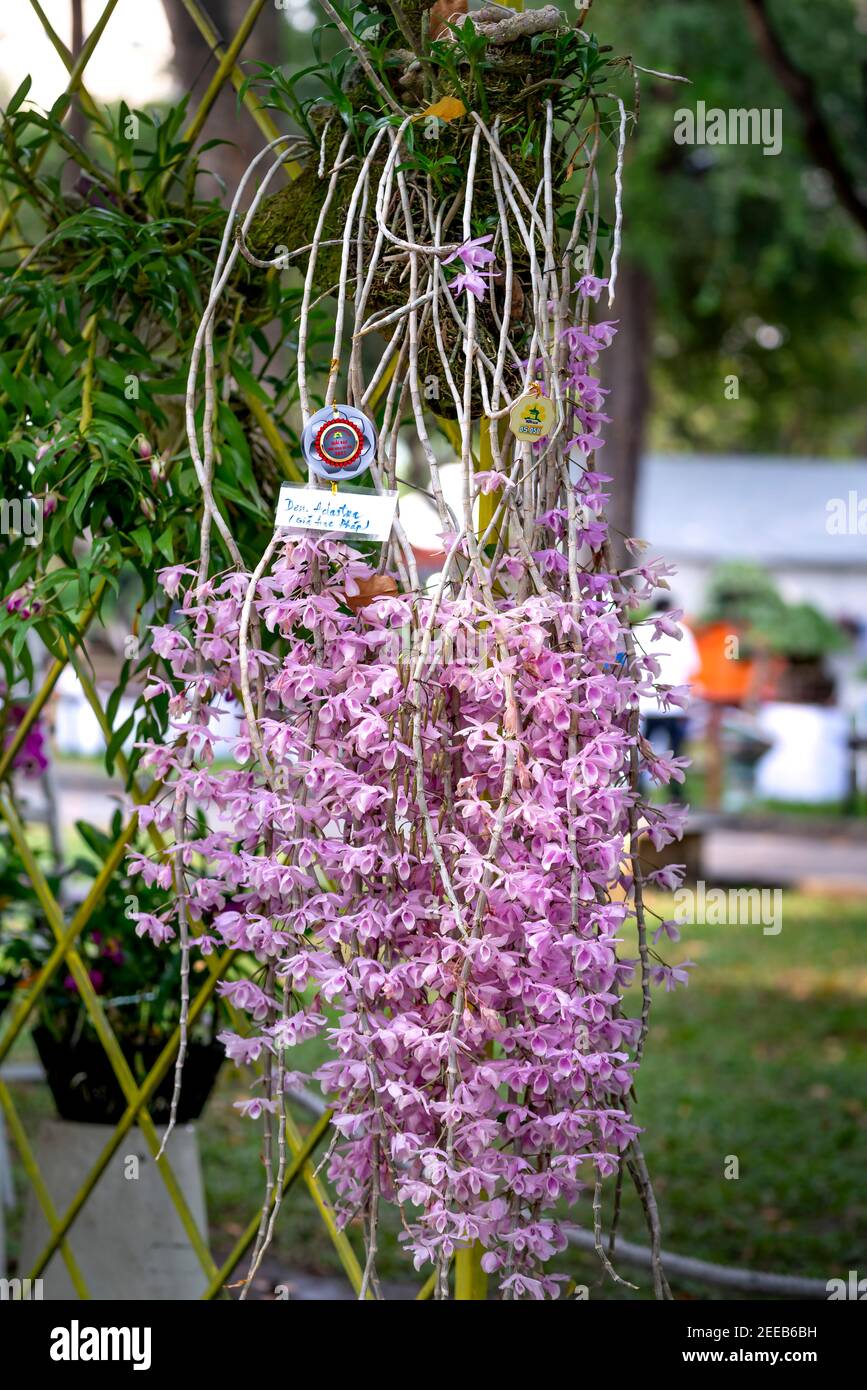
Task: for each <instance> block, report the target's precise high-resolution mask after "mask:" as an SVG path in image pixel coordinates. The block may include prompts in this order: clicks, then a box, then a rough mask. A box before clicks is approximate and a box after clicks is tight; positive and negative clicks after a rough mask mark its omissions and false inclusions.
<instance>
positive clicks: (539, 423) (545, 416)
mask: <svg viewBox="0 0 867 1390" xmlns="http://www.w3.org/2000/svg"><path fill="white" fill-rule="evenodd" d="M554 420H555V410H554V402H553V401H551V400H549V399H548V397H547V396H542V395H540V394H539V393H538V392H536V391H525V392H524V395H523V396H519V397H518V399H517V400H516V401H515V404H514V405H513V406H512V409H511V411H510V412H509V429H510V430H511V431H512V434H513V435H515V437H516V438H517V439H521V440H523V441H524V443H526V444H535V443H536V442H537V441H538V440H540V439H544V438H545V437H546V436H547V435H549V434H550V433H551V430H552V428H553V425H554Z"/></svg>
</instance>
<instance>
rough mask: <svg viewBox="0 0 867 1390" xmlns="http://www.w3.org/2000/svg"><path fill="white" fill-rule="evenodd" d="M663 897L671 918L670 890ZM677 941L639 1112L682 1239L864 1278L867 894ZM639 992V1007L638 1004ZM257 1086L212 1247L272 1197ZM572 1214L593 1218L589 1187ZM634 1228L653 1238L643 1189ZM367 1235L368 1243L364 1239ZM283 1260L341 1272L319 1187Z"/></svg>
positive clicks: (630, 1207)
mask: <svg viewBox="0 0 867 1390" xmlns="http://www.w3.org/2000/svg"><path fill="white" fill-rule="evenodd" d="M654 906H656V907H657V908H658V909H659V910H660V911H661V912H663V914H664V912H665V900H664V899H660V900H657V901H655V902H654ZM660 950H661V952H662V954H663V955H664V957H665V959H666V960H667V961H669V962H670V963H674V962H676V961H680V960H683V959H687V958H688V959H691V960H694V961H695V962H696V963H697V968H696V969H695V970H693V971H692V972H691V974H692V983H691V984H690V985H689V987H688V988H687V989H679V990H678V991H676V992H675V993H673V994H671V995H665V994H663V993H658V992H657V993H656V994H655V1000H654V1009H653V1016H652V1023H651V1033H650V1040H649V1043H648V1047H647V1052H646V1057H645V1062H644V1065H643V1068H642V1071H641V1074H640V1077H639V1081H638V1086H637V1091H638V1108H637V1112H636V1113H637V1118H638V1120H639V1122H640V1123H641V1124H642V1125H643V1126H644V1130H645V1134H644V1139H643V1143H644V1149H645V1153H646V1157H647V1161H648V1164H649V1167H650V1170H651V1173H652V1175H653V1178H654V1183H655V1187H656V1192H657V1197H658V1200H659V1205H660V1212H661V1217H662V1222H663V1239H664V1244H665V1246H666V1247H667V1248H668V1249H670V1250H671V1251H674V1252H677V1253H679V1254H689V1255H694V1256H697V1257H700V1258H702V1259H706V1260H712V1261H716V1262H719V1263H722V1264H734V1265H740V1266H745V1267H748V1268H752V1269H758V1270H766V1271H773V1272H777V1273H788V1274H799V1275H806V1276H811V1277H814V1278H818V1279H821V1280H823V1281H824V1280H826V1279H828V1278H830V1277H832V1276H833V1275H837V1274H842V1275H844V1276H845V1274H846V1272H847V1271H848V1270H849V1269H859V1270H860V1271H861V1273H862V1275H863V1274H864V1272H865V1271H867V1189H865V1182H864V1172H865V1159H867V1081H865V1077H867V1009H865V1002H867V904H865V903H862V902H854V901H853V900H851V899H840V900H835V899H833V898H830V897H826V898H818V897H805V896H799V895H792V894H790V895H786V897H785V898H784V903H783V928H782V931H781V933H780V935H779V936H764V935H763V934H762V931H761V928H760V927H750V926H729V927H710V926H707V927H697V928H687V929H685V930H684V938H683V940H682V941H681V942H680V943H678V944H677V945H671V944H670V943H668V947H667V949H664V947H663V946H661V947H660ZM630 1004H631V1005H632V1007H633V1008H634V1009H635V1008H637V1003H636V1001H635V1000H634V999H633V1000H630ZM310 1060H311V1062H312V1060H313V1059H312V1058H311V1059H310ZM246 1094H250V1091H249V1089H248V1086H247V1084H246V1080H245V1078H244V1077H242V1076H241V1075H240V1074H239V1073H238V1072H235V1071H232V1070H228V1069H227V1070H226V1072H225V1073H224V1076H223V1079H222V1081H221V1084H220V1088H219V1091H218V1093H217V1095H216V1096H215V1098H214V1100H213V1101H212V1103H211V1105H210V1107H209V1109H208V1111H207V1112H206V1117H205V1119H204V1121H203V1122H202V1124H201V1138H202V1150H203V1162H204V1170H205V1179H206V1184H207V1191H208V1205H209V1212H210V1221H211V1237H212V1244H213V1246H214V1248H215V1249H216V1250H217V1252H218V1253H219V1254H220V1255H222V1254H225V1253H226V1252H227V1251H228V1249H229V1248H230V1246H231V1244H232V1243H233V1240H234V1238H235V1237H236V1236H237V1235H238V1233H239V1232H240V1230H241V1229H242V1227H243V1226H244V1225H245V1224H246V1222H247V1221H248V1220H249V1218H250V1216H251V1215H252V1213H253V1212H254V1210H255V1208H256V1204H257V1202H258V1200H259V1196H260V1189H261V1168H260V1166H259V1160H258V1155H259V1149H260V1135H259V1127H258V1125H257V1124H255V1123H253V1122H251V1121H249V1120H243V1119H240V1118H239V1117H238V1116H237V1113H236V1112H235V1111H234V1110H233V1109H232V1102H233V1100H235V1099H236V1098H237V1097H238V1096H239V1095H246ZM18 1098H20V1100H21V1111H22V1114H23V1115H24V1117H25V1120H26V1121H27V1122H28V1124H29V1122H30V1121H31V1120H35V1119H36V1117H37V1115H38V1113H45V1109H46V1106H45V1101H46V1099H47V1098H46V1095H45V1093H44V1091H42V1090H41V1088H40V1089H39V1090H38V1091H37V1089H36V1088H30V1087H16V1099H18ZM49 1104H50V1102H49ZM298 1118H299V1121H301V1119H302V1116H301V1114H300V1112H299V1116H298ZM304 1123H306V1120H305V1121H304ZM729 1155H734V1156H736V1157H737V1159H738V1161H739V1169H740V1175H739V1177H738V1178H737V1180H730V1179H729V1180H727V1179H726V1177H725V1175H724V1167H725V1164H726V1160H727V1156H729ZM18 1176H19V1182H20V1179H21V1174H20V1173H19V1175H18ZM608 1200H609V1204H610V1193H609V1195H608ZM570 1219H572V1220H573V1221H574V1222H575V1223H576V1224H579V1225H586V1226H590V1225H592V1218H591V1215H590V1210H589V1197H588V1198H587V1199H585V1200H584V1201H583V1202H582V1203H581V1204H579V1206H578V1207H577V1208H576V1209H575V1211H574V1212H573V1213H571V1217H570ZM396 1231H397V1222H396V1220H391V1221H388V1222H387V1223H386V1230H385V1232H384V1233H383V1237H382V1239H381V1260H380V1268H381V1272H382V1274H383V1276H384V1277H385V1278H386V1279H392V1280H401V1281H403V1282H407V1281H409V1282H412V1281H415V1282H417V1283H419V1284H420V1283H421V1276H418V1275H415V1274H414V1273H413V1271H412V1269H411V1267H409V1265H408V1263H407V1261H406V1260H405V1257H404V1256H403V1254H402V1252H401V1251H400V1248H399V1247H398V1245H397V1241H396ZM621 1231H622V1234H623V1235H624V1236H625V1237H627V1238H630V1239H634V1240H638V1241H641V1242H644V1240H645V1232H644V1228H643V1217H642V1214H641V1212H640V1209H639V1208H638V1204H637V1201H636V1200H635V1199H634V1198H633V1197H632V1194H631V1192H630V1193H629V1194H628V1195H627V1196H626V1198H625V1201H624V1212H623V1219H622V1223H621ZM350 1235H351V1237H352V1239H353V1241H354V1243H355V1244H356V1248H357V1249H359V1250H360V1239H359V1235H360V1233H359V1232H358V1230H357V1229H356V1230H355V1231H354V1232H353V1231H350ZM273 1254H274V1263H275V1264H278V1263H279V1264H282V1265H284V1266H285V1267H286V1268H287V1269H288V1268H292V1269H296V1270H304V1271H307V1272H310V1273H322V1274H325V1273H328V1274H334V1273H339V1272H340V1264H339V1261H338V1259H337V1255H336V1253H335V1251H334V1248H333V1246H332V1245H331V1243H330V1240H329V1238H328V1235H327V1232H326V1231H325V1228H324V1226H323V1225H322V1223H321V1221H320V1219H319V1216H318V1213H317V1211H316V1209H315V1207H314V1205H313V1203H312V1201H311V1199H310V1196H309V1194H308V1192H307V1190H306V1188H305V1187H304V1185H303V1183H300V1182H299V1183H298V1184H297V1186H296V1187H295V1188H293V1190H292V1191H291V1193H290V1194H289V1196H288V1198H287V1201H286V1204H285V1207H284V1209H283V1212H282V1214H281V1218H280V1222H279V1225H278V1229H277V1235H276V1239H275V1244H274V1247H273ZM557 1265H558V1268H559V1269H561V1270H564V1271H568V1272H569V1273H570V1274H571V1275H573V1276H574V1277H575V1278H576V1279H577V1281H578V1282H579V1283H586V1284H589V1285H591V1297H593V1298H599V1297H604V1298H636V1297H648V1296H650V1291H649V1288H648V1285H649V1275H648V1274H646V1273H645V1272H644V1271H637V1270H635V1269H632V1268H629V1267H627V1266H623V1267H622V1268H621V1270H620V1272H621V1274H623V1275H624V1276H625V1277H626V1278H629V1279H631V1280H632V1281H633V1282H635V1283H637V1284H639V1285H640V1286H641V1287H640V1290H639V1291H638V1292H637V1293H633V1292H631V1291H630V1290H628V1289H623V1288H620V1287H617V1286H614V1285H612V1284H611V1283H610V1282H601V1281H600V1280H599V1271H598V1265H597V1263H596V1261H595V1257H592V1256H589V1255H584V1254H583V1253H580V1252H577V1251H570V1252H568V1253H567V1255H565V1256H563V1257H561V1258H560V1260H559V1261H558V1262H557ZM672 1282H673V1287H674V1291H675V1294H676V1295H680V1296H692V1297H699V1298H708V1297H711V1298H712V1297H716V1296H719V1293H718V1292H715V1291H714V1290H712V1289H709V1288H706V1287H704V1286H702V1287H699V1286H696V1285H691V1286H689V1285H684V1284H683V1283H682V1282H681V1283H678V1282H677V1281H672Z"/></svg>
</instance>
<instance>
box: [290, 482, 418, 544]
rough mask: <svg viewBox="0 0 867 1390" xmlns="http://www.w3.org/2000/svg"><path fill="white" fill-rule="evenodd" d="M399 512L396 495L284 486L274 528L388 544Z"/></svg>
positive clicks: (391, 493)
mask: <svg viewBox="0 0 867 1390" xmlns="http://www.w3.org/2000/svg"><path fill="white" fill-rule="evenodd" d="M396 510H397V493H396V492H331V491H329V490H327V489H325V488H316V487H293V486H292V484H291V483H283V485H282V486H281V488H280V496H279V498H278V500H277V514H276V516H275V518H274V525H275V527H277V528H278V529H284V528H288V529H290V530H293V531H328V532H330V533H331V534H333V535H337V536H358V537H359V538H361V539H364V540H368V541H387V540H388V538H389V536H390V535H391V528H392V526H393V525H394V514H395V511H396Z"/></svg>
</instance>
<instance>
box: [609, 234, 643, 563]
mask: <svg viewBox="0 0 867 1390" xmlns="http://www.w3.org/2000/svg"><path fill="white" fill-rule="evenodd" d="M612 312H613V313H614V314H615V315H616V317H617V318H618V320H619V332H618V334H617V336H616V338H615V339H614V341H613V343H612V344H611V347H610V348H608V350H607V352H606V353H605V357H604V370H603V372H602V382H603V385H604V386H606V387H608V388H610V390H611V395H610V396H609V397H608V401H607V405H608V407H609V414H610V415H611V416H612V422H611V424H610V425H608V426H607V427H606V431H605V448H604V450H603V451H602V454H601V455H600V463H599V466H600V468H601V470H602V472H604V473H610V474H611V475H612V478H613V481H612V483H611V484H610V487H611V502H610V504H609V507H608V516H609V519H610V523H611V545H612V551H613V553H614V557H615V560H616V561H617V562H618V563H622V562H623V561H624V559H625V558H626V556H627V552H626V550H625V548H624V546H623V540H624V538H625V537H627V536H633V535H634V534H635V523H636V516H635V502H636V493H637V490H638V477H639V469H640V466H641V455H642V451H643V448H644V430H645V424H646V421H647V416H648V412H649V409H650V354H651V340H652V336H653V284H652V281H651V279H650V276H649V275H648V273H647V271H646V270H645V269H644V267H643V266H640V265H638V264H637V263H636V262H634V261H625V262H624V263H623V266H622V268H621V271H620V274H619V276H618V279H617V297H616V299H615V301H614V307H613V311H612Z"/></svg>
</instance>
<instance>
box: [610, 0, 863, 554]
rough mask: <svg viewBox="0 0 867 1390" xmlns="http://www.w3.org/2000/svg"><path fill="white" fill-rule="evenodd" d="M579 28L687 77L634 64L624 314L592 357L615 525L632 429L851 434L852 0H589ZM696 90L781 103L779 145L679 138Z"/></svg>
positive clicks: (624, 500)
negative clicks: (636, 105) (601, 374)
mask: <svg viewBox="0 0 867 1390" xmlns="http://www.w3.org/2000/svg"><path fill="white" fill-rule="evenodd" d="M584 27H585V29H592V30H594V31H595V32H596V33H597V34H599V36H600V37H601V38H602V39H604V41H605V42H606V43H611V44H612V45H613V46H614V48H615V50H616V51H618V52H627V53H632V55H633V56H634V58H635V61H636V62H639V63H641V64H643V65H644V66H646V67H649V68H656V69H659V70H661V71H663V72H667V73H679V74H683V75H684V76H686V77H688V78H689V79H690V80H691V83H692V85H691V86H685V85H683V84H682V83H674V82H667V81H662V80H660V79H659V78H657V77H649V76H647V75H642V104H641V112H640V123H639V126H638V130H637V132H636V138H635V139H633V140H632V141H631V142H630V147H629V152H628V157H627V169H626V178H625V190H626V194H625V216H626V224H625V235H624V248H625V251H626V253H627V259H626V261H625V264H624V266H623V274H622V278H621V281H620V284H619V286H618V291H617V299H616V302H615V305H614V309H613V311H612V316H613V317H616V318H619V319H620V321H621V326H622V329H623V331H622V333H621V334H620V336H619V337H618V338H617V339H616V340H615V343H616V345H615V347H614V348H612V349H611V351H610V352H609V353H608V355H607V361H606V377H607V384H609V385H610V386H612V387H613V389H614V395H613V396H612V398H611V405H612V415H613V416H614V421H615V423H614V425H613V426H612V427H611V428H610V429H609V431H608V439H609V443H608V445H607V446H606V449H605V454H604V465H605V469H606V471H607V472H609V473H613V474H615V476H616V477H617V479H618V482H617V486H616V487H615V517H614V519H615V522H616V524H617V525H618V526H619V527H620V528H621V529H622V530H623V531H625V532H627V533H629V532H630V531H631V530H632V509H633V496H634V481H635V479H636V477H637V468H638V462H639V459H640V452H641V448H642V438H643V437H644V436H645V435H647V436H649V440H650V442H651V443H652V444H653V445H654V446H656V447H664V448H680V449H683V448H689V449H705V450H708V451H713V452H718V451H724V450H739V451H741V452H751V451H761V450H764V451H768V452H773V453H802V454H816V455H817V456H825V455H829V454H838V455H839V454H850V453H853V452H857V451H864V450H865V449H867V427H865V426H867V422H865V415H864V410H863V394H864V393H863V381H864V376H865V369H867V348H865V343H867V338H865V333H864V327H865V321H867V266H865V258H864V236H863V228H864V226H865V221H867V203H865V197H864V194H863V191H861V190H863V189H864V188H865V187H867V140H865V125H867V120H865V101H864V58H865V49H864V34H865V32H867V4H865V0H825V2H824V4H823V6H822V11H821V16H819V15H818V13H817V9H816V6H815V4H813V3H812V2H811V0H742V3H736V4H727V5H721V4H719V3H718V0H630V3H629V4H616V3H614V2H613V0H597V2H596V4H595V5H594V8H593V11H592V13H591V15H590V17H589V19H585V23H584ZM817 29H818V30H819V31H820V33H819V39H820V41H818V39H817ZM699 102H704V103H705V107H706V109H707V110H710V109H711V108H721V109H723V110H724V111H726V112H727V111H728V110H729V109H730V108H740V109H747V110H749V109H753V108H759V109H762V108H765V109H770V110H771V111H773V110H774V109H775V108H780V109H781V112H782V117H781V121H782V127H781V128H782V147H781V149H780V152H779V153H778V154H774V155H771V154H765V153H764V152H763V148H762V146H761V145H760V144H717V145H710V144H694V145H690V144H677V143H676V142H675V139H674V132H675V127H676V113H677V112H679V111H681V110H682V109H689V110H691V111H695V110H696V108H697V105H698V103H699ZM651 400H652V401H653V406H652V408H651V407H650V402H651ZM648 410H649V411H650V414H649V419H648ZM648 425H649V428H646V426H648Z"/></svg>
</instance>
